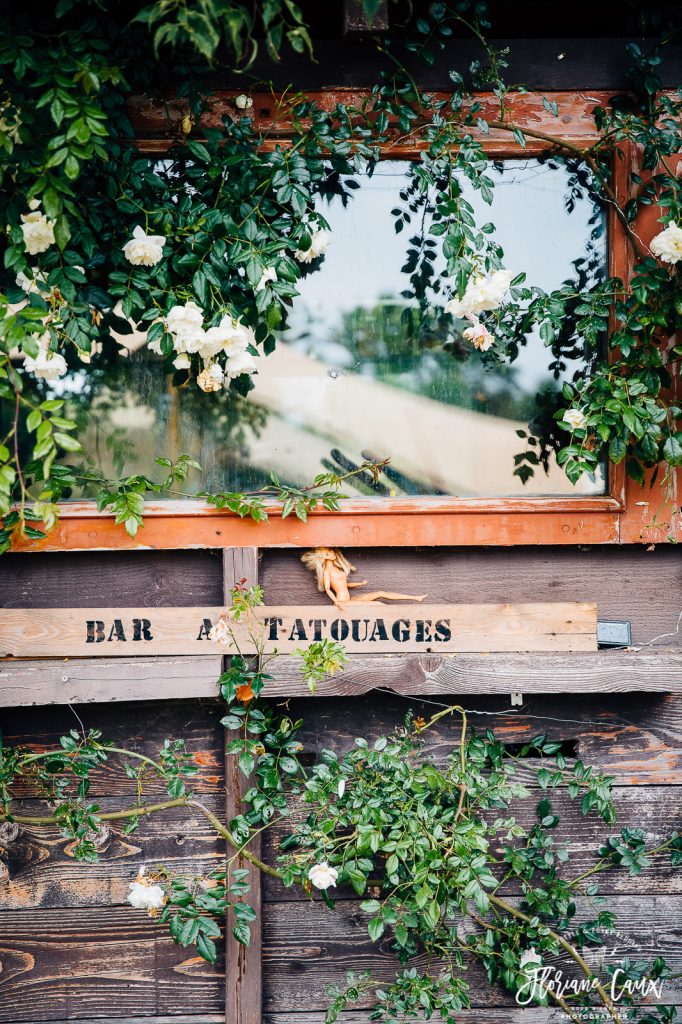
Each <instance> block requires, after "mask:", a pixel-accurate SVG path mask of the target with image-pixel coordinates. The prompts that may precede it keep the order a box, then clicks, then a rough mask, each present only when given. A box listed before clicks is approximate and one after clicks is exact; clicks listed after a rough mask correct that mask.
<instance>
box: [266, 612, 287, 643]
mask: <svg viewBox="0 0 682 1024" xmlns="http://www.w3.org/2000/svg"><path fill="white" fill-rule="evenodd" d="M283 621H284V620H283V619H278V618H275V617H270V616H268V618H265V619H263V625H264V626H265V627H266V628H267V629H268V630H269V633H268V640H276V639H277V631H278V629H279V627H280V626H281V625H282V622H283Z"/></svg>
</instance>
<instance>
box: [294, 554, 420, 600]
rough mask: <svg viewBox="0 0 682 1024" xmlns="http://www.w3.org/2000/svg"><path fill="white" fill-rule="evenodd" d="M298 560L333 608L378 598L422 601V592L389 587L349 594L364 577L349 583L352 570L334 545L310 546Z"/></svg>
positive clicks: (363, 583) (362, 584) (358, 585)
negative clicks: (327, 546)
mask: <svg viewBox="0 0 682 1024" xmlns="http://www.w3.org/2000/svg"><path fill="white" fill-rule="evenodd" d="M301 561H302V562H303V564H304V565H305V566H306V568H307V569H311V570H312V571H313V572H314V573H315V576H316V577H317V589H318V590H319V591H321V592H322V593H324V594H326V595H327V597H328V598H329V599H330V600H331V601H333V603H334V604H335V605H336V606H337V608H343V607H344V605H347V604H372V603H377V604H381V603H382V601H423V600H424V598H425V597H426V594H396V593H394V592H393V591H390V590H375V591H372V592H371V593H369V594H363V595H362V597H351V596H350V589H351V587H364V586H365V585H366V583H367V580H362V582H360V583H350V582H349V581H348V577H349V575H350V574H351V573H352V572H355V566H354V565H351V563H350V562H349V561H348V559H347V558H346V556H345V555H344V554H343V552H342V551H339V550H338V548H314V549H313V550H312V551H306V552H305V554H303V555H301Z"/></svg>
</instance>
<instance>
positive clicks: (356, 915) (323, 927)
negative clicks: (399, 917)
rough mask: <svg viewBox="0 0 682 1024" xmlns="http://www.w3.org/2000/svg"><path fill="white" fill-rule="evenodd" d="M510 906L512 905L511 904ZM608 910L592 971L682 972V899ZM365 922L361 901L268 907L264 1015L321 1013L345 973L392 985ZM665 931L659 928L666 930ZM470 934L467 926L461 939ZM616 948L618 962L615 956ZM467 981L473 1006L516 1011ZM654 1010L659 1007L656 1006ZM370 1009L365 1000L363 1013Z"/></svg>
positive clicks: (419, 960)
mask: <svg viewBox="0 0 682 1024" xmlns="http://www.w3.org/2000/svg"><path fill="white" fill-rule="evenodd" d="M510 902H514V901H512V900H510ZM576 904H577V913H576V917H575V919H574V921H575V923H576V924H577V923H579V922H580V921H584V920H585V919H592V918H594V917H595V915H596V913H597V912H598V910H599V909H600V907H598V906H597V907H595V905H594V901H592V900H590V899H589V898H587V899H584V898H579V899H578V900H576ZM609 909H610V910H612V911H613V912H614V913H615V916H616V921H617V928H618V932H619V934H618V935H617V936H612V937H611V938H606V941H605V946H604V947H601V948H598V949H596V950H590V951H588V952H587V955H586V959H587V960H588V961H589V962H590V963H591V964H593V965H596V964H597V963H598V961H599V960H601V959H603V960H604V961H605V962H607V963H609V962H611V961H612V960H614V959H616V960H617V962H620V960H622V959H623V958H624V957H625V956H627V955H628V954H629V955H630V957H631V959H636V960H647V961H648V962H649V963H650V962H651V961H652V960H653V959H654V957H656V956H662V957H664V958H665V959H666V961H667V962H668V964H669V965H670V967H671V969H672V970H673V971H674V972H677V971H679V970H680V968H681V967H682V898H681V897H678V896H634V897H625V896H622V897H613V898H612V899H610V900H609ZM367 922H368V916H367V915H366V914H364V913H363V912H362V911H361V910H360V909H359V907H358V901H357V900H349V901H339V902H337V904H336V909H335V910H327V909H326V908H324V907H321V906H319V905H317V904H313V903H287V904H279V905H278V904H270V905H269V907H268V915H267V919H266V922H265V941H264V964H265V971H264V978H265V991H264V997H265V1010H266V1012H278V1013H282V1012H285V1011H294V1012H295V1011H298V1010H300V1009H301V1007H302V1006H305V1007H306V1008H307V1009H308V1010H309V1011H313V1010H317V1011H318V1012H319V1011H321V1010H322V1009H323V1008H325V1007H326V1006H327V1005H328V1002H329V1000H328V997H327V996H326V993H325V990H326V988H327V986H328V985H340V986H343V985H344V984H345V983H346V974H347V972H348V971H355V972H356V973H357V972H359V971H363V970H369V971H371V972H372V976H373V977H375V978H379V979H382V980H387V981H388V980H391V979H392V978H393V977H395V973H396V968H397V965H396V960H395V958H394V956H393V954H392V952H391V946H392V942H391V939H390V937H387V938H385V939H382V941H381V942H380V943H378V944H374V943H372V942H371V940H370V939H369V936H368V934H367ZM662 922H665V926H664V927H661V923H662ZM468 930H469V929H468V928H467V926H466V924H464V926H463V928H462V931H463V932H467V931H468ZM614 947H617V953H616V954H615V956H614V955H613V953H612V952H611V951H612V950H613V948H614ZM552 962H553V963H556V964H557V966H559V967H560V968H561V969H562V970H563V971H564V974H565V976H568V977H574V976H575V974H574V971H573V969H572V967H571V965H570V962H567V961H566V959H565V958H557V959H556V960H553V961H552ZM409 963H410V966H414V967H417V968H418V969H421V970H428V969H429V966H430V969H431V970H432V971H433V970H434V968H435V967H436V965H435V964H433V962H431V964H429V961H428V959H427V957H426V956H424V955H423V954H421V955H418V956H416V957H414V958H413V959H411V960H410V962H409ZM465 977H466V981H467V982H468V983H469V985H470V986H471V988H470V996H471V998H472V1002H473V1003H474V1005H483V1006H485V1007H501V1006H512V1007H513V1006H514V1005H515V1003H514V997H513V995H512V994H511V993H509V992H505V991H503V990H502V989H501V988H500V987H498V986H493V987H491V986H490V985H489V984H488V981H487V978H486V977H485V974H484V972H483V970H482V968H481V966H480V964H478V963H476V962H470V966H469V967H468V969H467V972H466V976H465ZM681 1000H682V981H680V979H679V978H678V979H675V980H670V981H669V983H668V984H667V985H666V986H665V989H664V993H663V998H662V1000H661V1001H660V1003H661V1004H662V1005H664V1004H668V1005H669V1004H673V1005H676V1004H678V1003H679V1002H680V1001H681ZM656 1002H659V1001H658V1000H656ZM369 1005H371V999H367V998H365V999H363V1000H361V1001H360V1002H359V1003H358V1008H359V1009H361V1008H363V1007H367V1006H369Z"/></svg>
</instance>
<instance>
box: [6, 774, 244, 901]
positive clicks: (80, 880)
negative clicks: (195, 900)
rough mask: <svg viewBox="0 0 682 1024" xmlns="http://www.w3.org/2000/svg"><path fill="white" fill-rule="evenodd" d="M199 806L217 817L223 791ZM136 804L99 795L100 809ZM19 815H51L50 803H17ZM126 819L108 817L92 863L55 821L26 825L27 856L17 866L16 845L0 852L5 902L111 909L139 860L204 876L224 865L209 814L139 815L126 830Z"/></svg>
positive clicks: (179, 872) (123, 894) (176, 810)
mask: <svg viewBox="0 0 682 1024" xmlns="http://www.w3.org/2000/svg"><path fill="white" fill-rule="evenodd" d="M202 803H203V804H204V806H206V807H208V808H209V810H211V811H212V812H213V813H214V814H216V815H217V816H218V817H220V816H221V815H222V813H223V809H224V797H223V796H222V795H217V794H216V795H206V796H204V797H202ZM131 804H133V805H134V801H132V800H131V801H130V802H128V801H126V800H123V799H121V798H116V797H104V798H101V799H100V800H98V806H99V809H100V811H101V812H102V813H103V814H108V813H111V812H112V811H119V810H122V809H123V808H124V807H127V806H130V805H131ZM13 810H14V813H15V814H17V815H30V816H34V815H49V814H50V808H49V806H48V805H47V804H46V803H45V802H43V801H39V800H25V801H21V802H17V804H16V805H15V806H14V807H13ZM122 825H123V822H111V823H110V825H109V829H110V833H111V836H110V839H109V840H108V842H107V843H106V846H105V847H104V849H102V850H101V851H100V859H99V861H98V862H97V863H94V864H91V863H86V862H83V861H77V860H75V859H74V851H73V843H72V842H70V841H69V840H67V839H64V838H63V837H62V836H61V834H60V831H59V828H58V827H57V826H56V825H51V826H49V827H46V826H37V825H24V826H22V828H21V842H22V844H23V847H24V849H25V851H26V853H27V855H26V856H24V857H22V860H21V862H20V863H16V864H15V863H13V862H12V857H11V854H12V849H11V848H9V849H8V850H7V851H6V853H5V851H2V850H0V857H2V858H4V859H5V860H7V861H8V862H9V867H10V873H9V880H8V882H7V883H6V884H5V885H4V886H2V887H1V888H0V906H2V908H3V909H5V910H11V909H15V910H21V909H32V908H36V909H37V908H39V907H42V908H44V909H47V908H55V907H106V906H109V905H111V904H117V903H118V904H123V903H125V900H126V897H127V895H128V886H129V884H130V882H132V881H133V879H134V878H135V876H136V875H137V872H138V870H139V868H140V866H141V865H142V864H146V865H148V866H149V867H153V866H155V865H163V866H164V867H167V868H168V869H169V870H170V871H172V872H173V873H174V874H177V875H185V876H194V875H198V874H203V875H206V874H208V873H209V872H211V871H214V870H216V869H218V868H221V867H222V866H223V864H224V861H225V843H224V841H223V840H222V839H221V838H220V837H218V836H217V835H216V833H215V830H214V829H213V828H212V826H211V825H210V823H209V822H208V821H207V819H206V817H205V816H204V815H203V814H201V812H199V811H196V810H193V809H192V808H174V809H171V810H167V811H161V812H159V813H157V814H153V815H149V816H148V817H142V818H141V819H140V824H139V828H138V829H137V831H136V832H134V833H133V834H131V835H124V833H123V829H122Z"/></svg>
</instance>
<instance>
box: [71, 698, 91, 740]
mask: <svg viewBox="0 0 682 1024" xmlns="http://www.w3.org/2000/svg"><path fill="white" fill-rule="evenodd" d="M66 706H67V708H68V709H69V711H72V712H73V714H74V715H75V717H76V719H77V721H78V724H79V725H80V727H81V732H82V734H83V739H84V740H87V735H86V732H85V726H84V725H83V723H82V721H81V719H80V716H79V714H78V712H77V711H76V709H75V708H74V707H73V706H72V705H71V704H67V705H66Z"/></svg>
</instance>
